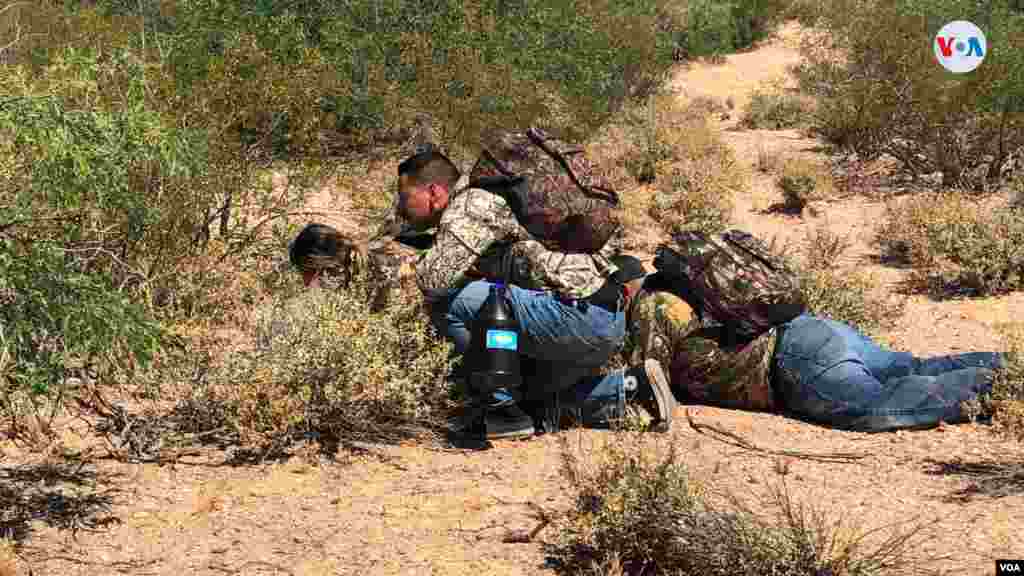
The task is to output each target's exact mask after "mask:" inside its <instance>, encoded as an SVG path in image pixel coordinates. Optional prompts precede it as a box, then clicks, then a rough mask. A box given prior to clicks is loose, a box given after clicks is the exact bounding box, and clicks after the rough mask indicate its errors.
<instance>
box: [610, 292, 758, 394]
mask: <svg viewBox="0 0 1024 576" xmlns="http://www.w3.org/2000/svg"><path fill="white" fill-rule="evenodd" d="M628 316H629V331H628V340H627V346H628V347H629V350H630V354H631V361H633V362H642V361H643V360H645V359H647V358H653V359H655V360H658V361H659V362H661V365H662V367H663V368H664V369H665V370H666V373H667V374H668V376H669V380H670V382H671V385H672V390H673V392H674V393H675V394H676V395H677V396H678V397H679V398H680V400H683V401H687V402H693V403H698V404H708V405H715V406H722V407H726V408H735V409H743V410H762V411H771V410H773V409H774V408H775V402H774V399H773V394H772V387H771V382H770V371H771V362H772V356H773V355H774V353H775V341H776V339H777V335H776V330H775V329H774V328H773V329H771V330H769V331H767V332H765V333H764V334H761V335H760V336H758V337H756V338H754V339H753V340H750V341H747V342H741V343H739V344H736V345H732V346H729V345H726V344H724V340H725V335H724V331H723V328H722V327H721V326H716V325H714V324H711V323H707V322H703V321H701V320H700V319H698V318H697V317H696V316H695V315H694V313H693V310H692V308H691V307H690V305H689V304H687V303H686V301H684V300H683V299H682V298H680V297H678V296H676V295H675V294H672V293H671V292H646V291H643V292H641V293H640V294H638V295H637V297H636V299H635V300H634V302H633V304H632V306H631V307H630V311H629V315H628Z"/></svg>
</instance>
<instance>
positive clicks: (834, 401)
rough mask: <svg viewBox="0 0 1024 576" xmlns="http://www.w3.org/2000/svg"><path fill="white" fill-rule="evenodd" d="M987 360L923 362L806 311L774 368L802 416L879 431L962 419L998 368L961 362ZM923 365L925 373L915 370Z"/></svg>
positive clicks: (786, 334)
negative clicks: (964, 408) (965, 404)
mask: <svg viewBox="0 0 1024 576" xmlns="http://www.w3.org/2000/svg"><path fill="white" fill-rule="evenodd" d="M982 358H983V357H976V356H969V357H968V358H967V359H962V360H956V361H953V360H949V359H948V358H947V359H945V360H937V361H934V362H931V363H928V362H927V361H925V362H921V361H919V360H917V359H915V358H914V357H913V356H912V355H910V354H908V353H906V352H893V351H889V350H886V349H884V348H882V347H880V346H878V345H876V344H874V343H873V342H871V341H870V339H868V338H866V337H865V336H863V335H862V334H859V333H858V332H856V330H854V329H853V328H851V327H849V326H847V325H845V324H842V323H839V322H834V321H831V320H824V319H819V318H815V317H813V316H801V317H798V318H796V319H794V320H793V321H792V322H790V323H789V324H788V325H787V329H786V330H785V332H784V334H783V338H782V341H781V342H780V345H779V349H778V351H777V353H776V363H777V364H776V368H777V370H778V373H777V377H778V383H779V384H780V386H781V388H782V390H780V391H781V392H782V395H783V398H784V399H785V402H786V405H787V408H789V410H791V411H792V412H794V413H795V414H796V415H798V416H801V417H804V418H807V419H809V420H813V421H817V422H820V423H823V424H827V425H831V426H834V427H837V428H844V429H850V430H858V431H873V432H877V431H884V430H894V429H899V428H916V427H926V426H933V425H935V424H937V423H938V422H939V421H940V420H945V421H948V422H955V421H959V420H960V419H961V414H960V403H961V402H963V401H964V400H968V399H970V398H972V397H975V396H976V395H977V394H978V393H980V392H983V391H985V390H987V387H986V386H988V385H990V377H991V375H992V371H991V370H990V369H988V368H985V367H977V366H975V367H971V368H960V369H955V368H957V365H958V364H957V363H958V362H960V361H975V362H976V361H978V360H979V359H982ZM988 360H989V361H992V360H993V359H992V358H991V357H989V358H988ZM922 368H923V369H924V370H925V371H926V373H925V374H915V373H914V372H915V371H917V370H919V369H922ZM940 368H954V369H953V370H950V371H945V372H941V371H940V370H939V369H940ZM932 374H936V375H932Z"/></svg>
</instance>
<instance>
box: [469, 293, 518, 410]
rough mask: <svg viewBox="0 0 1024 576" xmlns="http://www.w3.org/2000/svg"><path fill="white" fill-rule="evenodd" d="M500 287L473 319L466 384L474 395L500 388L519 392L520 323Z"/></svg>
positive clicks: (488, 296)
mask: <svg viewBox="0 0 1024 576" xmlns="http://www.w3.org/2000/svg"><path fill="white" fill-rule="evenodd" d="M505 290H506V289H505V285H504V284H502V283H500V282H499V283H495V284H491V290H490V294H488V295H487V300H484V304H483V306H481V307H480V310H479V311H478V312H477V314H476V317H475V318H474V319H473V326H472V340H471V343H470V350H471V351H472V358H471V359H470V370H471V371H470V376H469V384H470V388H471V389H472V391H473V393H475V394H479V395H481V396H485V397H486V396H487V395H489V394H490V393H492V392H494V391H495V390H498V389H501V388H519V387H520V385H521V384H522V376H521V374H520V372H519V322H518V321H517V320H516V317H515V313H514V312H513V311H512V305H511V304H510V303H509V301H508V295H507V294H506V292H505Z"/></svg>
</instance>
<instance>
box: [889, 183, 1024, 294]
mask: <svg viewBox="0 0 1024 576" xmlns="http://www.w3.org/2000/svg"><path fill="white" fill-rule="evenodd" d="M877 242H878V243H879V245H880V246H881V248H882V250H883V253H884V254H885V255H886V256H888V257H889V258H893V259H898V260H902V261H905V262H907V263H908V264H909V265H910V267H911V269H912V272H911V275H910V282H911V285H912V286H914V287H916V288H918V289H921V290H925V291H928V292H931V293H933V294H935V295H944V294H948V293H950V292H953V293H961V294H968V295H975V296H982V295H990V294H1002V293H1006V292H1009V291H1014V290H1020V289H1021V288H1022V287H1024V275H1022V271H1024V267H1022V266H1024V248H1022V242H1024V213H1022V212H1021V211H1020V209H1017V208H1012V207H1011V208H993V207H991V206H988V205H985V204H984V203H981V202H978V201H976V200H974V199H972V198H970V197H969V196H967V195H965V194H964V193H941V194H927V195H923V196H921V197H916V198H907V199H904V200H903V201H892V202H890V204H889V205H888V206H887V210H886V215H885V217H884V219H883V222H882V225H881V227H880V228H879V230H878V232H877Z"/></svg>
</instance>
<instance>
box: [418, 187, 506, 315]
mask: <svg viewBox="0 0 1024 576" xmlns="http://www.w3.org/2000/svg"><path fill="white" fill-rule="evenodd" d="M520 237H522V233H521V231H520V229H519V223H518V222H517V221H516V219H515V216H514V215H513V214H512V210H511V209H510V208H509V207H508V204H506V203H505V200H504V199H502V198H501V197H499V196H497V195H494V194H490V193H488V192H485V191H483V190H476V189H469V190H466V191H464V192H462V193H460V194H458V195H457V196H455V198H453V199H452V201H451V203H450V204H449V206H448V208H447V209H446V210H445V213H444V215H443V216H442V217H441V223H440V224H439V225H438V228H437V235H436V237H435V240H434V245H433V247H432V248H430V249H428V250H426V251H425V252H424V254H423V255H422V256H421V258H420V260H419V262H418V263H417V264H416V281H417V284H418V285H419V288H420V290H421V291H422V292H423V293H424V295H425V296H426V297H427V299H428V300H430V301H435V300H438V299H440V298H443V297H445V296H446V295H447V293H448V291H449V290H452V289H455V288H458V287H459V286H462V285H464V284H466V283H467V282H469V281H470V280H472V274H471V271H472V270H473V269H474V267H475V265H476V263H477V260H478V259H479V258H480V257H481V256H483V255H484V254H485V253H486V252H487V251H488V249H489V248H490V247H491V246H492V245H494V244H495V243H496V242H512V241H515V240H517V239H519V238H520Z"/></svg>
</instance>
